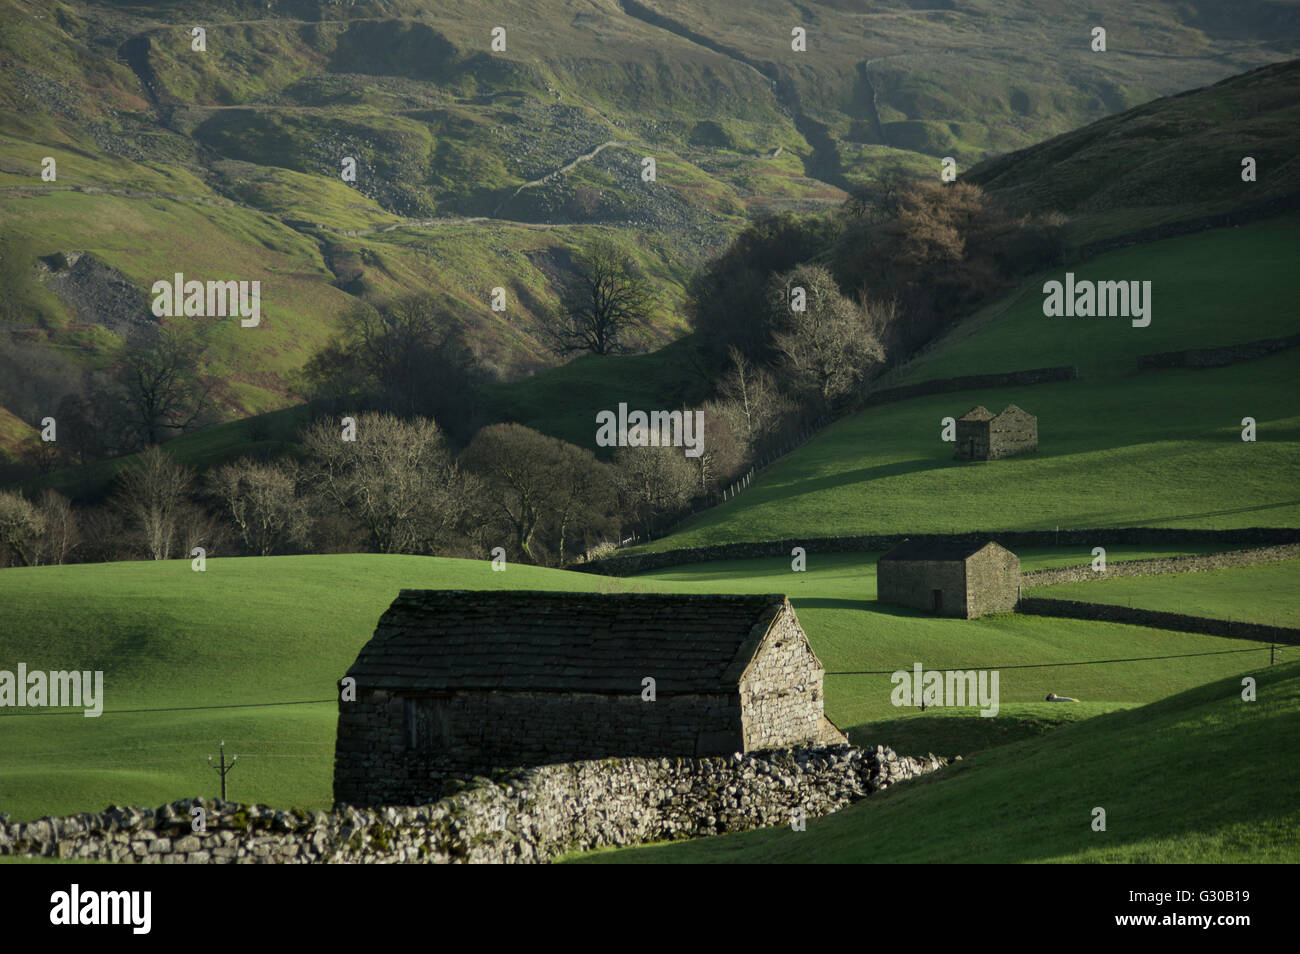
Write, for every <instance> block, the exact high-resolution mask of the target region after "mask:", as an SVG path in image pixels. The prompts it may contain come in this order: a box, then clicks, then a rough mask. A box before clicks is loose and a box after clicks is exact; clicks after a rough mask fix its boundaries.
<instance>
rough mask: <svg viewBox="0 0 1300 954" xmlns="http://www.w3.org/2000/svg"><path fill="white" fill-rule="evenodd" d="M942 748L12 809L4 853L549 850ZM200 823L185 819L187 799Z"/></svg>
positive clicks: (812, 797)
mask: <svg viewBox="0 0 1300 954" xmlns="http://www.w3.org/2000/svg"><path fill="white" fill-rule="evenodd" d="M947 762H948V760H947V759H943V758H938V757H936V756H933V755H929V756H926V757H925V758H921V759H917V758H909V757H905V756H899V755H897V754H896V753H894V752H893V750H891V749H889V748H886V747H882V746H877V747H876V748H875V749H860V748H855V747H851V746H847V745H843V746H834V747H830V748H809V749H795V750H783V751H775V752H767V753H761V754H753V753H751V754H749V755H744V756H741V755H734V756H732V757H730V758H708V759H605V760H600V761H588V762H576V763H569V764H564V765H546V766H540V767H536V768H530V769H521V770H516V771H511V772H503V773H499V774H498V775H496V776H494V777H493V778H491V779H488V778H478V779H474V780H472V781H470V782H466V783H460V785H459V786H453V787H459V789H460V790H459V791H453V792H449V793H448V795H447V796H446V797H444V798H442V799H441V800H439V801H437V802H433V803H431V804H426V805H419V806H409V807H398V806H393V807H383V808H374V809H366V810H362V809H357V808H354V807H351V806H347V805H339V806H336V808H335V810H334V811H332V812H308V811H302V810H298V809H295V810H291V811H284V810H280V809H272V808H266V807H263V806H246V805H237V804H234V803H231V802H222V801H215V800H199V799H192V800H184V801H178V802H173V803H171V804H169V805H163V806H162V807H160V808H157V809H141V808H117V807H114V808H110V809H108V810H107V811H104V812H100V813H84V814H80V815H70V816H67V817H64V818H42V819H39V820H37V821H32V822H10V821H9V818H8V816H6V815H0V854H2V855H40V856H44V857H57V858H78V859H87V860H100V861H113V862H138V863H144V864H208V863H241V864H250V863H287V864H302V863H340V862H341V863H400V862H408V863H449V862H491V863H521V862H522V863H528V862H545V861H549V860H551V859H552V858H555V857H556V856H558V855H560V854H563V853H565V852H568V851H577V850H587V849H591V848H599V847H606V846H617V845H632V844H639V843H643V842H650V841H663V840H675V839H681V838H689V837H698V836H703V835H713V834H721V833H723V832H734V831H747V830H749V829H753V828H761V827H767V826H772V825H783V824H789V823H790V821H791V818H792V815H793V813H794V812H796V811H798V810H800V809H802V811H803V813H804V816H805V818H807V819H812V818H815V817H817V816H820V815H825V814H828V813H830V812H834V811H838V810H839V809H841V808H843V807H845V806H846V805H849V804H851V803H852V802H855V801H857V800H859V799H861V798H864V797H866V796H867V795H869V794H870V793H872V792H876V791H880V790H881V789H884V788H887V787H889V786H890V785H893V784H895V783H897V782H900V781H903V780H905V779H908V778H912V777H915V776H918V775H924V774H926V773H929V772H933V771H936V770H938V769H940V768H942V767H943V766H944V765H946V764H947ZM195 806H198V807H202V808H204V809H205V810H206V813H207V817H206V831H204V832H202V833H196V832H193V831H191V815H190V810H191V808H193V807H195Z"/></svg>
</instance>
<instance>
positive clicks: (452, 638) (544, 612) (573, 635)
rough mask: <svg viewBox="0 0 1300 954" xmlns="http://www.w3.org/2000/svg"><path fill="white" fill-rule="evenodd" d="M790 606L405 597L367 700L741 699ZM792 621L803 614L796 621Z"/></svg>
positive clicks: (574, 597)
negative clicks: (518, 696) (475, 695)
mask: <svg viewBox="0 0 1300 954" xmlns="http://www.w3.org/2000/svg"><path fill="white" fill-rule="evenodd" d="M787 608H789V603H788V602H787V601H786V598H785V596H783V595H781V594H769V595H765V596H762V595H760V596H753V595H742V596H733V595H717V596H713V595H708V596H696V595H679V594H659V593H649V594H646V593H614V594H610V593H562V592H543V591H527V590H402V591H401V593H400V594H399V595H398V597H397V599H396V600H394V601H393V605H392V606H390V607H389V608H388V611H387V612H385V613H384V615H383V616H382V617H381V618H380V620H379V625H378V627H377V628H376V630H375V635H374V637H373V638H372V639H371V640H370V642H368V643H367V644H366V645H365V646H364V647H363V648H362V650H361V653H360V655H358V656H357V660H356V662H355V663H353V665H352V668H351V669H349V670H348V675H350V676H353V677H354V678H356V680H357V687H358V688H359V689H366V688H370V689H404V690H415V691H421V690H424V691H441V690H454V689H509V690H527V691H534V692H548V691H551V692H594V693H619V694H623V693H640V692H641V680H642V679H643V678H644V677H646V676H653V677H654V679H655V689H656V693H657V694H659V695H663V694H666V693H683V692H719V691H730V692H735V691H736V688H737V686H738V685H739V682H740V677H741V675H742V674H743V673H744V671H745V669H746V667H748V665H749V663H750V661H751V660H752V659H753V657H754V654H755V652H756V651H757V649H758V646H759V644H760V642H761V641H762V639H763V636H765V635H766V634H767V631H768V629H769V628H770V627H771V625H772V623H773V622H774V621H775V620H776V619H777V617H778V616H779V614H780V613H781V611H782V610H784V609H787ZM791 611H792V612H793V610H791Z"/></svg>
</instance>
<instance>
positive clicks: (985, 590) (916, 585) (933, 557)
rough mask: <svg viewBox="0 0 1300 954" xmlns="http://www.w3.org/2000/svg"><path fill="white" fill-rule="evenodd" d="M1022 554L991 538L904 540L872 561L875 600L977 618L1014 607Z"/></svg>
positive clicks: (1017, 597) (961, 616) (959, 616)
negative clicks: (1017, 553)
mask: <svg viewBox="0 0 1300 954" xmlns="http://www.w3.org/2000/svg"><path fill="white" fill-rule="evenodd" d="M1019 596H1020V558H1019V557H1018V556H1016V555H1015V554H1014V553H1012V552H1011V551H1010V550H1008V549H1006V548H1005V547H1002V546H1000V545H999V544H997V543H994V542H993V541H991V540H990V541H988V542H987V543H951V542H948V541H942V540H938V541H931V540H904V541H903V542H902V543H900V544H899V545H898V546H896V547H894V549H892V550H890V551H889V552H888V553H886V554H885V555H884V556H882V557H881V558H880V561H879V562H878V563H877V564H876V598H877V599H878V600H880V601H881V602H882V603H899V604H902V605H903V606H911V607H915V608H916V609H922V610H929V611H930V612H932V613H934V614H935V615H937V616H956V617H957V618H959V619H975V618H976V617H977V616H984V615H985V614H987V613H1005V612H1009V611H1010V610H1013V609H1015V606H1016V602H1017V600H1018V599H1019Z"/></svg>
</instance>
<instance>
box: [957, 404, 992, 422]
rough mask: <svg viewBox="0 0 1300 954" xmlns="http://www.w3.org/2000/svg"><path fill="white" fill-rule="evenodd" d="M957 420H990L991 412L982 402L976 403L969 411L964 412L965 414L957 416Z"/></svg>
mask: <svg viewBox="0 0 1300 954" xmlns="http://www.w3.org/2000/svg"><path fill="white" fill-rule="evenodd" d="M957 420H959V421H991V420H993V412H992V411H990V410H989V409H988V408H986V407H985V406H984V405H983V404H976V405H975V406H974V407H973V408H971V409H970V410H969V411H967V412H966V413H965V414H963V415H962V416H961V417H959V418H957Z"/></svg>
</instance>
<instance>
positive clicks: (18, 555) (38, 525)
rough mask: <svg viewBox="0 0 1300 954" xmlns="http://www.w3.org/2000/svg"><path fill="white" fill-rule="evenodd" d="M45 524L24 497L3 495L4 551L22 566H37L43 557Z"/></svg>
mask: <svg viewBox="0 0 1300 954" xmlns="http://www.w3.org/2000/svg"><path fill="white" fill-rule="evenodd" d="M44 531H45V520H44V518H43V517H42V515H41V512H40V511H39V510H38V509H37V508H36V507H35V506H33V505H32V502H31V501H30V500H28V499H27V498H26V497H24V496H23V495H22V494H19V493H15V492H13V491H8V490H6V491H0V548H3V550H5V551H7V552H8V553H9V554H10V555H11V558H12V559H13V560H16V561H17V562H18V563H19V564H20V565H22V566H34V565H35V564H36V563H37V562H38V560H39V555H40V546H41V534H42V533H43V532H44Z"/></svg>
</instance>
